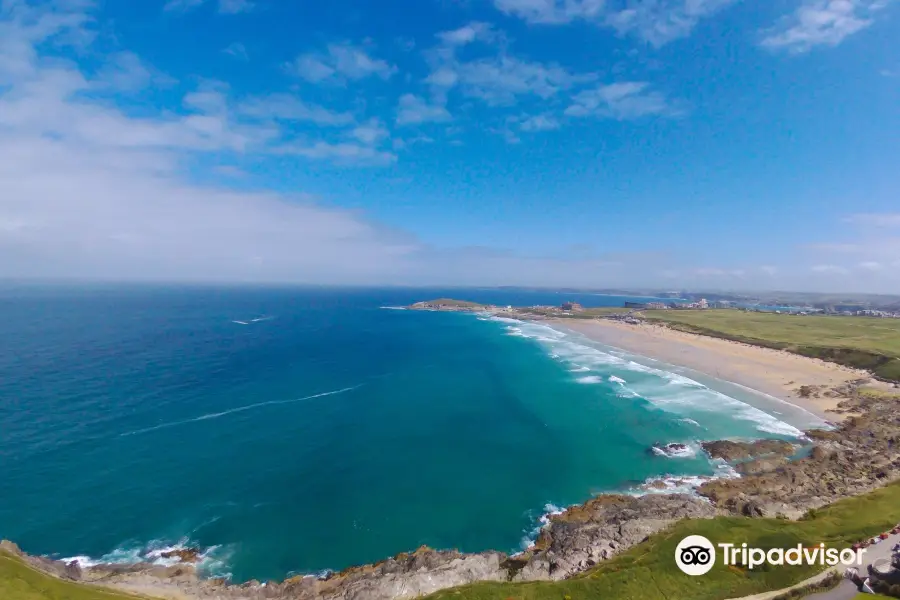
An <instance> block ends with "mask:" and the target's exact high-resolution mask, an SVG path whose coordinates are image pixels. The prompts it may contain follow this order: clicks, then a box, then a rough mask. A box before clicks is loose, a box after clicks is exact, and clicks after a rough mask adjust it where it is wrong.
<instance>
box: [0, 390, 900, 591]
mask: <svg viewBox="0 0 900 600" xmlns="http://www.w3.org/2000/svg"><path fill="white" fill-rule="evenodd" d="M865 383H866V381H864V380H861V381H857V382H855V383H853V384H850V385H845V386H842V387H841V388H835V389H828V390H821V389H820V390H817V391H816V393H829V394H838V395H840V397H842V398H844V400H843V401H842V402H841V403H840V404H839V409H838V410H839V412H841V413H844V414H846V415H849V416H847V418H846V419H845V420H844V421H843V423H842V424H841V425H839V426H838V427H837V428H836V429H834V430H831V431H822V430H812V431H808V432H806V434H807V436H808V440H809V442H808V444H807V446H808V447H807V450H808V454H807V455H806V456H805V457H803V458H799V459H795V460H792V457H793V456H794V454H795V452H796V450H797V447H796V446H795V445H794V444H790V443H787V442H781V441H777V440H759V441H755V442H734V441H727V440H723V441H713V442H705V443H703V444H702V448H703V450H704V451H705V452H706V453H707V454H709V455H710V457H712V458H719V459H722V460H726V461H728V462H730V463H731V464H733V465H734V466H735V468H736V469H737V470H738V472H740V473H741V474H742V477H740V478H738V479H718V480H712V481H709V482H706V483H703V484H702V485H700V486H699V487H698V488H697V493H696V494H695V495H690V494H661V493H653V494H647V495H643V496H629V495H618V494H603V495H599V496H596V497H594V498H592V499H590V500H588V501H587V502H585V503H584V504H581V505H578V506H574V507H570V508H569V509H567V510H565V511H563V512H562V513H560V514H557V515H553V516H551V517H549V520H548V523H547V525H546V526H545V527H544V528H543V529H542V530H541V533H540V535H539V537H538V539H537V541H536V542H535V544H534V546H533V547H532V548H530V549H529V550H527V551H525V552H523V553H520V554H517V555H513V556H510V555H507V554H505V553H502V552H495V551H488V552H480V553H469V554H466V553H460V552H457V551H446V550H443V551H440V550H432V549H430V548H425V547H422V548H419V549H418V550H416V551H414V552H410V553H401V554H398V555H397V556H395V557H392V558H389V559H387V560H383V561H381V562H378V563H375V564H371V565H363V566H359V567H351V568H349V569H345V570H344V571H341V572H338V573H332V574H329V575H327V576H325V577H314V576H299V577H292V578H290V579H286V580H285V581H282V582H265V583H261V582H257V581H250V582H247V583H243V584H231V583H229V582H227V581H225V580H222V579H202V578H200V577H198V575H197V570H196V567H195V566H194V564H193V562H194V561H196V560H197V557H198V556H199V553H198V552H196V551H191V550H187V551H181V552H182V553H181V554H178V555H177V556H175V557H174V558H178V559H181V560H182V561H183V562H182V563H180V564H177V565H175V566H170V567H160V566H156V565H152V564H147V563H142V564H135V565H98V566H92V567H88V568H84V569H82V568H80V567H79V566H78V565H77V564H75V563H69V564H66V563H63V562H60V561H53V560H49V559H46V558H41V557H34V556H28V555H26V554H24V553H22V552H21V551H20V550H19V549H18V548H17V547H16V546H15V545H14V544H12V543H10V542H2V544H0V549H2V550H5V551H7V552H11V553H14V554H17V555H19V556H21V557H22V558H23V559H24V560H26V561H27V562H28V563H30V564H31V565H33V566H34V567H36V568H38V569H40V570H41V571H44V572H47V573H50V574H52V575H54V576H57V577H60V578H64V579H68V580H73V581H81V582H85V583H93V584H102V585H106V586H111V587H114V588H118V589H122V590H126V591H132V592H137V593H142V594H146V595H150V596H157V597H161V598H179V599H184V598H189V599H198V600H200V599H202V600H206V599H222V600H262V599H287V598H291V599H296V600H389V599H404V598H415V597H418V596H422V595H425V594H429V593H432V592H435V591H438V590H441V589H446V588H450V587H455V586H459V585H464V584H467V583H473V582H476V581H536V580H559V579H565V578H567V577H571V576H573V575H575V574H577V573H580V572H582V571H584V570H586V569H589V568H591V567H592V566H594V565H596V564H597V563H599V562H601V561H603V560H606V559H608V558H610V557H612V556H614V555H616V554H618V553H620V552H622V551H624V550H627V549H628V548H631V547H632V546H635V545H636V544H639V543H640V542H642V541H644V540H645V539H646V538H647V537H648V536H650V535H652V534H654V533H657V532H659V531H661V530H663V529H665V528H667V527H669V526H670V525H672V524H674V523H675V522H677V521H679V520H681V519H684V518H711V517H715V516H717V515H741V516H745V517H751V518H752V517H783V518H789V519H797V518H800V517H801V516H803V515H804V514H805V513H806V512H807V511H809V510H810V509H815V508H819V507H821V506H824V505H826V504H829V503H832V502H834V501H836V500H839V499H841V498H844V497H848V496H854V495H858V494H862V493H865V492H868V491H871V490H873V489H875V488H877V487H879V486H882V485H885V484H887V483H889V482H891V481H894V480H897V479H900V410H898V408H900V397H898V396H890V395H885V394H881V395H869V394H866V393H862V392H861V386H863V385H864V384H865Z"/></svg>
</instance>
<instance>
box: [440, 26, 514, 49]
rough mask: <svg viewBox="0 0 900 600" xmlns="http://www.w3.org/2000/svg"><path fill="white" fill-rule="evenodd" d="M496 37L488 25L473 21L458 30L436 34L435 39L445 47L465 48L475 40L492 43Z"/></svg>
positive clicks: (496, 34) (491, 27) (495, 33)
mask: <svg viewBox="0 0 900 600" xmlns="http://www.w3.org/2000/svg"><path fill="white" fill-rule="evenodd" d="M498 35H499V34H498V33H497V32H496V31H495V30H494V28H493V26H492V25H491V24H490V23H483V22H479V21H473V22H471V23H469V24H468V25H464V26H463V27H460V28H459V29H454V30H452V31H444V32H441V33H438V34H437V37H438V39H439V40H441V41H442V42H443V43H444V44H445V45H447V46H465V45H466V44H471V43H472V42H474V41H475V40H482V41H492V40H494V39H495V38H496V37H497V36H498Z"/></svg>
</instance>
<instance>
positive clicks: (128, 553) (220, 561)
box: [60, 538, 231, 578]
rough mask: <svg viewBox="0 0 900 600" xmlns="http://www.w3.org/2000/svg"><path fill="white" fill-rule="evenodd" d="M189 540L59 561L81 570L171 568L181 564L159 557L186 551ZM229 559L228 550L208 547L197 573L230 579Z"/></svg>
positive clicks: (198, 560)
mask: <svg viewBox="0 0 900 600" xmlns="http://www.w3.org/2000/svg"><path fill="white" fill-rule="evenodd" d="M190 547H191V546H190V544H189V540H188V539H187V538H183V539H181V540H179V541H178V542H176V543H174V544H172V543H166V542H163V541H161V540H153V541H151V542H149V543H148V544H146V545H140V546H125V547H122V548H116V549H115V550H113V551H112V552H108V553H106V554H104V555H103V556H100V557H98V558H92V557H90V556H70V557H68V558H62V559H60V560H62V561H63V562H65V563H67V564H68V563H71V562H75V563H76V564H78V566H79V567H81V568H82V569H86V568H89V567H96V566H98V565H134V564H138V563H150V564H153V565H157V566H160V567H171V566H174V565H177V564H180V563H181V562H182V561H181V559H179V558H178V557H177V556H168V557H166V556H163V555H164V554H170V553H173V552H177V551H183V550H187V549H188V548H190ZM230 558H231V552H230V550H229V549H227V548H225V547H223V546H211V547H209V548H207V549H205V550H203V551H202V552H201V553H200V554H198V555H197V563H196V565H197V569H198V571H199V572H201V573H203V574H205V575H207V576H210V577H225V578H231V573H230V572H228V571H227V563H228V560H229V559H230Z"/></svg>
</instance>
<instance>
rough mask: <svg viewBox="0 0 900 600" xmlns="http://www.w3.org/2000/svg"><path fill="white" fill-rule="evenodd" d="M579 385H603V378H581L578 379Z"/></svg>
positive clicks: (595, 376) (594, 376) (591, 376)
mask: <svg viewBox="0 0 900 600" xmlns="http://www.w3.org/2000/svg"><path fill="white" fill-rule="evenodd" d="M575 381H577V382H578V383H584V384H591V383H603V378H602V377H600V376H599V375H586V376H584V377H579V378H578V379H576V380H575Z"/></svg>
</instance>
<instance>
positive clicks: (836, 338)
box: [643, 310, 900, 381]
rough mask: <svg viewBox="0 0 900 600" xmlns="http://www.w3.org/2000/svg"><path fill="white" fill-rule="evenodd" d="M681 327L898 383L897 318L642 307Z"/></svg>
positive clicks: (899, 341)
mask: <svg viewBox="0 0 900 600" xmlns="http://www.w3.org/2000/svg"><path fill="white" fill-rule="evenodd" d="M643 314H644V315H645V316H646V317H647V318H648V319H651V320H657V321H664V322H666V323H668V324H669V325H670V326H672V327H674V328H676V329H680V330H682V331H689V332H693V333H700V334H703V335H709V336H713V337H721V338H725V339H730V340H735V341H739V342H746V343H749V344H755V345H758V346H766V347H769V348H778V349H782V350H787V351H789V352H794V353H796V354H802V355H804V356H809V357H812V358H821V359H823V360H828V361H831V362H836V363H839V364H842V365H846V366H850V367H855V368H859V369H865V370H867V371H871V372H872V373H874V374H875V375H877V376H879V377H881V378H883V379H887V380H889V381H900V319H870V318H865V317H826V316H798V315H787V314H782V315H779V314H774V313H755V312H743V311H740V310H704V311H699V310H696V311H687V310H685V311H674V310H671V311H645V312H644V313H643Z"/></svg>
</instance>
